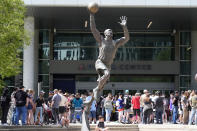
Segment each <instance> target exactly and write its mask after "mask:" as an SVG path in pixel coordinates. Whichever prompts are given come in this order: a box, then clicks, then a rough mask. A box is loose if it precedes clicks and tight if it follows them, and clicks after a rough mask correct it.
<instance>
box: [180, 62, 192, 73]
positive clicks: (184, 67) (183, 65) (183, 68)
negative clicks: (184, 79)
mask: <svg viewBox="0 0 197 131" xmlns="http://www.w3.org/2000/svg"><path fill="white" fill-rule="evenodd" d="M180 73H181V75H190V74H191V62H190V61H181V62H180Z"/></svg>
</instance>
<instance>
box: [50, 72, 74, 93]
mask: <svg viewBox="0 0 197 131" xmlns="http://www.w3.org/2000/svg"><path fill="white" fill-rule="evenodd" d="M53 88H54V89H58V90H62V91H63V92H68V93H75V78H74V76H72V75H53Z"/></svg>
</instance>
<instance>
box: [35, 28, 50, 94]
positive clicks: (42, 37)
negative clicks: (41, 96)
mask: <svg viewBox="0 0 197 131" xmlns="http://www.w3.org/2000/svg"><path fill="white" fill-rule="evenodd" d="M49 33H50V32H49V30H40V31H39V68H38V82H42V90H44V91H45V92H46V93H45V94H46V95H47V94H48V92H49V60H50V42H49V41H50V39H49Z"/></svg>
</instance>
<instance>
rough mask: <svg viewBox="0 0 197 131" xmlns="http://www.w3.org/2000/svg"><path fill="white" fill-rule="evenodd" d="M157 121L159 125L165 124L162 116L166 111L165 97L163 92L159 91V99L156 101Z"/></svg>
mask: <svg viewBox="0 0 197 131" xmlns="http://www.w3.org/2000/svg"><path fill="white" fill-rule="evenodd" d="M155 110H156V121H157V124H163V120H162V115H163V111H164V103H163V97H161V92H159V91H158V98H157V99H156V100H155Z"/></svg>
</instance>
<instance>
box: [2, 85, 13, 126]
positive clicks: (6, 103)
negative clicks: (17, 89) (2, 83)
mask: <svg viewBox="0 0 197 131" xmlns="http://www.w3.org/2000/svg"><path fill="white" fill-rule="evenodd" d="M10 101H11V96H10V94H9V90H8V87H5V88H4V90H3V95H2V96H1V109H2V116H1V124H2V125H6V124H7V115H8V110H9V107H10Z"/></svg>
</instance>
